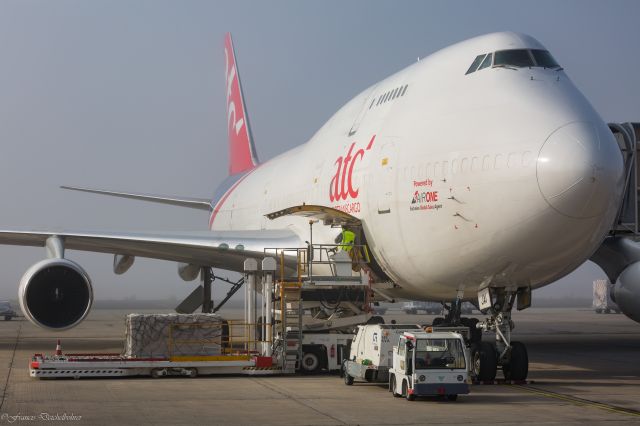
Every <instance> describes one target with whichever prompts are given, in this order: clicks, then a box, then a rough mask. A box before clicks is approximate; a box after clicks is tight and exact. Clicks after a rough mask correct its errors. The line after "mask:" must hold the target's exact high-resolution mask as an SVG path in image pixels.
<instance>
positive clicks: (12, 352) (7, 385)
mask: <svg viewBox="0 0 640 426" xmlns="http://www.w3.org/2000/svg"><path fill="white" fill-rule="evenodd" d="M22 323H23V320H20V324H19V325H18V331H17V332H16V341H15V343H14V345H13V350H12V351H11V361H10V362H9V370H8V371H7V378H6V380H5V382H4V388H3V389H2V401H1V402H0V412H1V411H2V407H4V403H5V401H6V400H7V388H8V387H9V379H10V378H11V372H12V371H13V362H14V361H15V359H16V349H18V343H19V342H20V332H21V331H22Z"/></svg>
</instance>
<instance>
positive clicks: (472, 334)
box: [460, 318, 482, 343]
mask: <svg viewBox="0 0 640 426" xmlns="http://www.w3.org/2000/svg"><path fill="white" fill-rule="evenodd" d="M478 322H479V321H478V318H460V323H461V324H462V325H463V326H465V327H469V342H470V343H479V342H480V341H481V340H482V330H481V329H479V328H476V325H477V324H478Z"/></svg>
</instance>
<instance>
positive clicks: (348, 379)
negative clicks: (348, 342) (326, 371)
mask: <svg viewBox="0 0 640 426" xmlns="http://www.w3.org/2000/svg"><path fill="white" fill-rule="evenodd" d="M344 384H345V385H347V386H351V385H353V377H351V376H350V375H349V373H347V371H346V368H345V371H344Z"/></svg>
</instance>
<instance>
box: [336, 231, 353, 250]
mask: <svg viewBox="0 0 640 426" xmlns="http://www.w3.org/2000/svg"><path fill="white" fill-rule="evenodd" d="M355 241H356V234H355V233H354V232H352V231H349V230H348V229H344V228H343V229H342V232H341V233H340V234H339V235H338V236H337V237H336V244H340V245H339V246H338V247H339V248H340V250H343V251H346V252H347V253H349V254H351V250H353V245H354V244H355Z"/></svg>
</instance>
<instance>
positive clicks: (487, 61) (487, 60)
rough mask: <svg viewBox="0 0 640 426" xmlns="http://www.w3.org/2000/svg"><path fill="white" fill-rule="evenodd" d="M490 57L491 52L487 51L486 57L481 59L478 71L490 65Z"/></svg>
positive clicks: (491, 56) (491, 55)
mask: <svg viewBox="0 0 640 426" xmlns="http://www.w3.org/2000/svg"><path fill="white" fill-rule="evenodd" d="M492 59H493V53H489V54H488V55H487V57H486V58H484V61H482V64H481V65H480V68H478V71H480V70H481V69H484V68H487V67H490V66H491V60H492Z"/></svg>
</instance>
